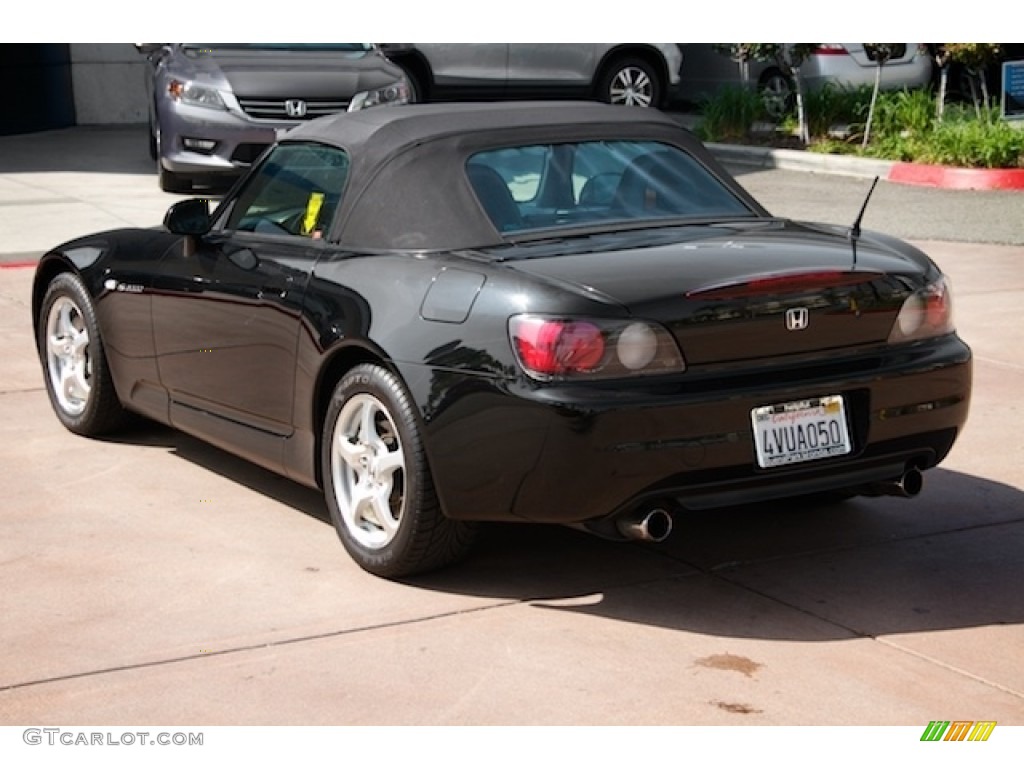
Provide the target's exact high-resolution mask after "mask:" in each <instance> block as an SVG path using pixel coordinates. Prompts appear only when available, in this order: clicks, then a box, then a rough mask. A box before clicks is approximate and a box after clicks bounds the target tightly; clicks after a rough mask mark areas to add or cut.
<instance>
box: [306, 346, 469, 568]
mask: <svg viewBox="0 0 1024 768" xmlns="http://www.w3.org/2000/svg"><path fill="white" fill-rule="evenodd" d="M321 444H322V453H321V468H322V471H323V479H324V495H325V498H326V501H327V507H328V509H329V511H330V514H331V522H332V523H333V524H334V528H335V530H336V531H337V533H338V537H339V538H340V539H341V543H342V544H343V545H344V546H345V549H346V550H347V551H348V553H349V555H351V557H352V559H353V560H355V561H356V563H357V564H358V565H359V566H360V567H361V568H363V569H364V570H366V571H369V572H370V573H373V574H376V575H377V576H383V577H385V578H400V577H404V576H411V575H414V574H417V573H423V572H425V571H429V570H434V569H436V568H441V567H443V566H446V565H450V564H451V563H454V562H455V561H457V560H459V559H461V558H462V557H464V556H465V555H466V554H467V553H468V552H469V550H470V548H471V547H472V545H473V541H474V539H475V535H476V526H474V525H472V524H470V523H465V522H460V521H455V520H449V519H448V518H446V517H445V516H444V514H443V513H442V511H441V505H440V503H439V501H438V498H437V494H436V493H435V491H434V484H433V479H432V477H431V475H430V469H429V467H428V466H427V460H426V454H425V451H424V448H423V441H422V438H421V433H420V427H419V423H418V420H417V418H416V414H415V410H414V406H413V404H412V401H411V398H410V396H409V394H408V393H407V392H406V390H405V387H404V386H403V385H402V383H401V381H400V380H399V379H398V377H397V376H395V375H394V374H393V373H391V372H390V371H388V370H386V369H385V368H383V367H381V366H379V365H374V364H362V365H358V366H356V367H354V368H353V369H352V370H350V371H349V372H348V373H347V374H346V375H345V376H344V377H343V378H342V379H341V381H339V382H338V385H337V386H336V387H335V389H334V393H333V395H332V397H331V402H330V406H329V407H328V409H327V417H326V419H325V420H324V428H323V440H322V443H321Z"/></svg>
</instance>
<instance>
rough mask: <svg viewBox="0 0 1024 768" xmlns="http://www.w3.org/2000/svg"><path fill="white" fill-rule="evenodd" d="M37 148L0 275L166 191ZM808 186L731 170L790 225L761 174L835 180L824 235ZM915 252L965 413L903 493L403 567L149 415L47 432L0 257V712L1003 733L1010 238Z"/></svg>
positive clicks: (142, 177) (22, 276)
mask: <svg viewBox="0 0 1024 768" xmlns="http://www.w3.org/2000/svg"><path fill="white" fill-rule="evenodd" d="M122 131H123V129H122ZM66 139H67V141H69V142H71V144H73V145H75V146H77V149H76V150H75V152H74V159H69V158H68V157H66V156H65V157H61V156H60V153H58V152H56V151H55V150H54V143H53V141H52V137H50V140H49V143H48V137H47V136H44V135H36V136H24V137H4V138H0V253H3V254H5V255H4V256H3V257H2V258H3V259H6V261H7V263H8V264H13V263H16V262H18V261H30V260H31V259H33V258H34V257H35V256H37V255H38V253H39V252H40V251H42V250H43V249H45V248H46V247H48V246H49V245H51V244H54V243H56V242H59V241H61V240H63V239H65V238H67V237H71V236H74V235H78V234H84V233H86V232H91V231H95V230H96V229H101V228H104V227H108V226H122V225H151V224H154V223H157V222H158V221H159V220H160V218H161V217H162V214H163V211H164V209H165V208H166V207H167V205H168V204H169V203H170V202H173V200H175V199H179V198H178V197H177V196H173V195H165V194H164V193H161V192H160V191H159V190H158V189H157V187H156V178H155V174H154V173H153V171H152V169H151V163H150V162H149V160H148V157H147V156H146V151H145V140H144V135H140V136H135V134H134V133H133V134H131V135H129V133H128V132H119V131H110V132H108V131H104V130H102V129H94V130H91V131H90V130H84V131H83V130H82V129H73V131H72V133H71V135H69V136H68V137H66ZM136 139H137V141H136ZM79 142H80V143H79ZM58 143H60V142H58ZM48 147H49V148H48ZM68 163H74V164H72V165H71V166H70V167H69V166H68V165H67V164H68ZM779 174H782V175H781V176H780V175H779ZM815 176H817V174H812V175H810V176H808V177H806V178H804V179H803V181H800V180H794V181H792V182H790V181H789V179H790V177H789V176H788V175H787V174H786V173H785V172H780V171H770V172H769V171H759V172H757V173H751V174H744V175H743V176H742V177H741V178H742V180H744V183H747V184H748V185H749V186H751V188H752V189H754V185H757V186H758V187H759V191H757V192H756V193H757V194H758V195H759V197H761V198H762V200H764V202H765V203H766V205H767V206H768V207H769V209H771V210H775V211H777V212H780V213H781V212H783V211H795V212H791V213H790V214H789V215H795V216H801V215H802V214H800V213H799V210H798V209H799V208H800V205H801V200H800V199H796V200H794V199H792V198H791V197H787V195H786V194H785V190H787V189H789V190H794V189H795V190H799V189H808V190H814V191H816V192H817V193H818V194H817V195H814V193H813V192H811V191H808V192H806V193H805V195H806V197H807V200H806V201H805V202H806V204H807V206H808V207H814V206H822V205H824V203H823V201H822V197H823V196H824V195H825V194H826V193H825V192H824V191H823V190H824V189H825V188H832V187H836V186H839V187H840V192H839V193H837V196H836V199H835V204H836V206H837V208H835V209H834V210H835V216H834V218H836V219H837V220H840V221H846V220H847V218H849V220H850V221H852V215H855V213H856V209H857V208H859V204H860V199H859V198H856V200H855V203H854V205H853V214H852V215H850V216H849V217H847V216H846V214H845V213H843V215H842V216H840V215H839V213H841V212H842V211H843V206H844V205H846V203H847V201H848V199H849V197H851V196H852V193H853V191H854V190H855V189H856V190H859V189H861V188H863V189H864V190H865V191H866V187H864V183H863V181H862V180H857V179H854V180H852V182H851V183H852V184H853V186H851V187H849V188H842V186H841V183H840V184H838V185H837V184H836V183H835V182H832V181H828V180H827V179H826V182H827V183H825V184H823V185H822V186H821V187H820V188H819V187H818V186H816V185H817V184H818V182H820V181H822V179H820V178H813V177H815ZM811 185H814V186H811ZM778 190H783V192H781V193H780V192H778ZM882 192H884V193H885V194H886V195H887V196H891V197H889V198H888V199H889V202H887V204H886V205H885V206H879V208H878V211H879V213H880V212H881V211H883V210H889V209H895V210H896V211H897V213H898V218H899V219H900V220H901V221H902V222H903V223H902V226H911V221H912V220H916V219H917V214H918V213H919V211H918V209H917V207H916V206H911V205H907V204H906V203H905V201H904V199H903V198H901V197H900V194H901V193H900V192H899V191H898V190H894V188H893V186H892V185H886V186H885V187H884V189H883V188H882V187H880V189H879V192H878V193H876V194H879V193H882ZM946 194H952V195H957V197H956V198H954V199H955V200H956V201H958V202H957V205H959V206H960V210H963V209H964V207H965V206H970V205H971V203H970V202H968V198H969V197H970V196H974V195H990V194H995V195H996V196H995V197H991V198H988V197H985V198H983V199H984V200H988V201H989V202H988V203H987V205H986V206H983V207H984V208H985V209H986V210H985V211H984V212H983V215H984V216H987V217H988V219H987V220H988V221H989V222H995V221H998V220H1002V219H1008V218H1010V217H1013V216H1017V214H1018V211H1019V209H1018V208H1017V207H1016V206H1017V205H1018V203H1017V200H1018V198H1015V197H1006V196H1004V195H1007V194H1018V195H1019V193H1001V194H1000V193H963V192H957V193H946ZM766 195H767V196H766ZM812 197H813V198H814V199H811V198H812ZM798 198H799V196H798ZM928 199H930V200H931V199H938V200H940V202H937V203H934V205H939V206H941V205H947V203H945V202H941V200H945V198H944V197H943V196H941V195H940V196H939V198H928ZM970 199H971V200H975V199H977V198H973V197H970ZM876 202H877V201H876ZM948 205H951V206H952V205H954V204H953V203H948ZM994 208H997V209H998V210H989V209H994ZM874 214H875V210H874V209H873V208H869V215H868V217H866V219H865V226H868V224H869V223H870V222H872V219H871V218H870V217H871V216H872V215H874ZM947 217H948V218H950V219H956V218H957V217H956V214H955V212H954V211H953V209H952V208H951V209H950V211H949V213H948V214H947ZM829 218H833V217H831V216H830V217H829ZM1016 220H1017V222H1020V221H1024V217H1019V216H1018V217H1017V219H1016ZM871 226H872V227H874V226H875V225H874V224H871ZM912 226H915V227H916V226H922V227H928V226H929V225H927V223H925V224H923V225H922V224H918V223H913V224H912ZM973 227H974V224H973V223H970V222H963V223H962V226H961V227H960V230H959V231H962V232H965V233H967V232H973ZM877 228H884V227H877ZM983 229H984V227H983ZM928 231H931V230H930V229H929V230H928ZM982 234H984V232H982ZM915 237H917V238H918V239H919V241H920V244H921V245H922V246H923V247H924V248H925V249H926V250H928V251H929V252H930V253H931V254H932V255H933V256H935V257H936V259H937V260H938V261H939V263H940V264H941V265H942V266H943V267H944V268H945V269H946V271H947V272H949V273H950V274H951V276H952V278H953V284H954V286H955V289H956V301H957V312H958V317H959V326H960V331H961V334H962V335H963V336H964V338H965V339H966V340H967V341H968V342H969V343H970V344H971V345H972V346H973V348H974V350H975V354H976V369H975V370H976V382H975V394H974V401H973V405H972V415H971V420H970V421H969V423H968V426H967V429H966V430H965V432H964V434H963V436H962V438H961V440H960V442H959V443H958V444H957V446H956V447H955V449H954V451H953V453H952V454H951V456H950V457H949V459H948V460H947V461H946V463H945V464H944V465H943V466H942V467H941V468H939V469H937V470H934V471H932V472H929V473H927V474H926V479H925V489H924V492H923V493H922V495H921V496H920V497H918V498H917V499H914V500H910V501H906V500H901V499H893V498H881V499H859V500H855V501H852V502H848V503H846V504H839V505H831V506H818V507H811V506H801V505H795V504H778V503H776V504H769V505H760V506H756V507H746V508H738V509H732V510H719V511H715V512H705V513H695V514H692V515H688V516H686V517H685V518H683V519H680V520H677V525H676V532H675V533H674V534H673V537H672V538H671V539H669V541H667V542H666V543H665V544H663V545H658V546H656V547H650V546H639V545H636V546H634V545H617V544H610V543H606V542H603V541H600V540H598V539H596V538H593V537H589V536H587V535H585V534H582V533H577V532H574V531H569V530H565V529H560V528H545V527H527V526H523V527H513V526H506V527H501V526H499V527H495V528H494V529H492V530H491V531H490V532H489V535H488V537H487V538H486V540H485V542H484V544H483V546H481V548H480V549H479V550H478V552H477V553H476V554H475V556H474V557H473V558H472V559H471V560H470V561H468V562H467V563H465V564H464V565H461V566H459V567H456V568H452V569H449V570H447V571H444V572H442V573H438V574H434V575H431V576H428V577H422V578H419V579H416V580H413V581H410V582H407V583H396V582H387V581H383V580H380V579H376V578H373V577H371V576H368V575H366V574H365V573H363V572H362V571H360V570H359V569H358V568H357V567H356V566H355V565H354V564H353V563H352V562H351V561H350V560H348V558H347V557H346V556H345V554H344V551H343V550H342V548H341V545H340V544H339V542H338V541H337V537H336V535H335V533H334V531H333V529H332V528H331V527H330V525H329V523H328V522H327V517H326V511H325V509H324V506H323V502H322V501H321V499H320V497H319V496H318V494H316V493H315V492H312V491H309V490H307V489H304V488H301V487H299V486H297V485H295V484H293V483H291V482H289V481H287V480H284V479H282V478H279V477H277V476H274V475H272V474H270V473H267V472H265V471H263V470H260V469H258V468H255V467H253V466H251V465H249V464H247V463H245V462H244V461H241V460H239V459H236V458H234V457H232V456H229V455H227V454H225V453H223V452H220V451H218V450H216V449H214V448H210V447H208V446H206V445H204V444H201V443H199V442H197V441H195V440H193V439H191V438H188V437H186V436H184V435H181V434H179V433H176V432H173V431H171V430H169V429H164V428H162V427H157V426H153V425H140V426H139V427H137V428H135V429H133V430H131V431H129V432H126V433H125V434H123V435H120V436H118V437H116V438H115V439H110V440H104V441H96V440H86V439H83V438H79V437H76V436H74V435H72V434H70V433H69V432H67V431H66V430H64V429H63V428H62V427H61V426H60V424H59V423H58V422H57V420H56V418H55V417H54V416H53V415H52V413H51V412H50V406H49V403H48V401H47V398H46V395H45V392H44V390H43V387H42V381H41V374H40V371H39V365H38V361H37V360H36V358H35V353H34V349H33V343H32V334H31V327H30V317H29V311H30V310H29V306H30V301H29V286H30V283H31V269H28V268H3V269H0V359H2V360H3V361H4V362H3V365H2V366H0V466H2V468H3V477H2V479H0V487H2V491H0V520H2V523H3V528H4V536H3V537H0V578H2V580H3V584H4V585H5V587H4V588H3V589H2V590H0V616H3V621H2V623H0V724H15V723H18V724H32V725H55V724H61V725H65V726H68V725H81V726H85V725H99V724H122V725H132V724H139V723H160V724H163V725H167V726H171V725H190V724H251V725H259V724H296V725H299V724H301V725H306V724H308V725H314V724H331V725H358V724H386V725H395V724H414V725H466V724H538V725H539V724H566V725H575V724H678V725H717V724H730V725H754V724H757V725H775V724H786V725H908V726H918V727H920V728H921V729H922V730H923V728H924V726H925V725H926V724H927V723H928V722H929V721H931V720H934V719H936V718H941V719H947V720H956V719H966V720H996V721H998V722H999V723H1000V726H1004V725H1024V667H1022V666H1021V665H1020V663H1019V659H1020V658H1022V657H1024V594H1022V592H1021V589H1020V585H1021V584H1022V583H1024V440H1022V439H1021V435H1022V434H1024V401H1022V396H1021V393H1022V392H1024V325H1022V324H1021V323H1020V322H1019V313H1020V307H1021V306H1024V271H1022V270H1021V262H1022V259H1024V248H1021V247H1020V245H1019V243H1020V242H1021V241H1020V240H1011V242H1017V243H1018V245H1011V246H1006V245H996V244H987V243H984V242H978V241H975V242H954V241H952V240H946V239H943V240H935V239H931V238H929V237H928V235H927V233H925V234H921V235H915ZM943 237H945V235H944V236H943ZM972 237H973V236H972ZM932 238H934V236H932ZM964 239H971V238H970V237H965V238H964ZM975 240H977V238H975ZM997 733H998V731H997Z"/></svg>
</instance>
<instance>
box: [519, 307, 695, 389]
mask: <svg viewBox="0 0 1024 768" xmlns="http://www.w3.org/2000/svg"><path fill="white" fill-rule="evenodd" d="M508 330H509V336H510V338H511V340H512V349H513V350H514V351H515V354H516V359H517V360H518V361H519V364H520V365H521V366H522V368H523V370H524V371H526V373H527V374H528V375H530V376H531V377H533V378H535V379H539V380H541V381H550V380H552V379H609V378H618V377H627V376H638V375H639V376H643V375H650V374H659V373H678V372H681V371H684V370H686V363H685V362H684V361H683V356H682V354H680V352H679V347H678V345H677V344H676V342H675V339H673V338H672V335H671V334H670V333H669V332H668V331H667V330H665V329H664V328H662V327H661V326H658V325H654V324H652V323H647V322H642V321H639V320H623V321H618V320H607V319H603V318H579V317H574V318H569V317H550V316H546V315H515V316H514V317H512V318H510V319H509V325H508Z"/></svg>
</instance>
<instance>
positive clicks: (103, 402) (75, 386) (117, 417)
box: [38, 273, 125, 435]
mask: <svg viewBox="0 0 1024 768" xmlns="http://www.w3.org/2000/svg"><path fill="white" fill-rule="evenodd" d="M38 328H39V339H38V344H39V355H40V358H41V360H42V363H43V372H44V374H45V377H46V391H47V393H48V394H49V396H50V402H51V404H52V405H53V409H54V412H55V413H56V414H57V418H59V419H60V420H61V422H62V423H63V424H64V426H66V427H67V428H68V429H70V430H71V431H72V432H77V433H79V434H83V435H98V434H102V433H104V432H108V431H110V430H112V429H114V428H116V427H119V426H121V424H122V422H123V421H124V417H125V411H124V409H123V408H122V407H121V403H120V401H119V400H118V399H117V395H116V393H115V392H114V385H113V382H112V380H111V378H110V372H109V370H108V368H107V361H106V357H105V355H104V350H103V342H102V339H101V338H100V330H99V325H98V324H97V322H96V313H95V309H94V308H93V304H92V299H91V298H90V297H89V294H88V292H87V291H86V289H85V286H84V285H83V284H82V281H81V280H80V279H79V278H78V277H77V276H75V275H73V274H71V273H63V274H60V275H57V277H55V278H54V279H53V281H52V282H51V283H50V285H49V287H48V288H47V290H46V294H45V295H44V297H43V302H42V305H41V308H40V314H39V322H38Z"/></svg>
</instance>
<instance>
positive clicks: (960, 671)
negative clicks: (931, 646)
mask: <svg viewBox="0 0 1024 768" xmlns="http://www.w3.org/2000/svg"><path fill="white" fill-rule="evenodd" d="M873 639H874V640H876V641H877V642H879V643H881V644H882V645H885V646H887V647H889V648H892V649H893V650H895V651H899V652H900V653H905V654H907V655H908V656H913V657H914V658H916V659H920V660H921V661H925V662H927V663H929V664H933V665H935V666H937V667H941V668H942V669H944V670H946V671H947V672H952V673H954V674H957V675H960V676H962V677H966V678H969V679H971V680H974V681H975V682H977V683H980V684H982V685H986V686H988V687H990V688H994V689H995V690H997V691H1001V692H1002V693H1006V694H1009V695H1010V696H1014V697H1016V698H1018V699H1024V691H1017V690H1014V689H1013V688H1009V687H1007V686H1005V685H1002V684H1000V683H997V682H996V681H995V680H989V679H988V678H987V677H982V676H981V675H976V674H974V673H973V672H968V671H967V670H966V669H964V668H962V667H957V666H955V665H953V664H947V663H946V662H944V661H942V660H940V659H937V658H935V657H934V656H929V655H928V654H926V653H921V652H920V651H915V650H913V649H912V648H907V647H906V646H903V645H900V644H899V643H895V642H893V641H892V640H886V639H885V638H884V637H875V638H873Z"/></svg>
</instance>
